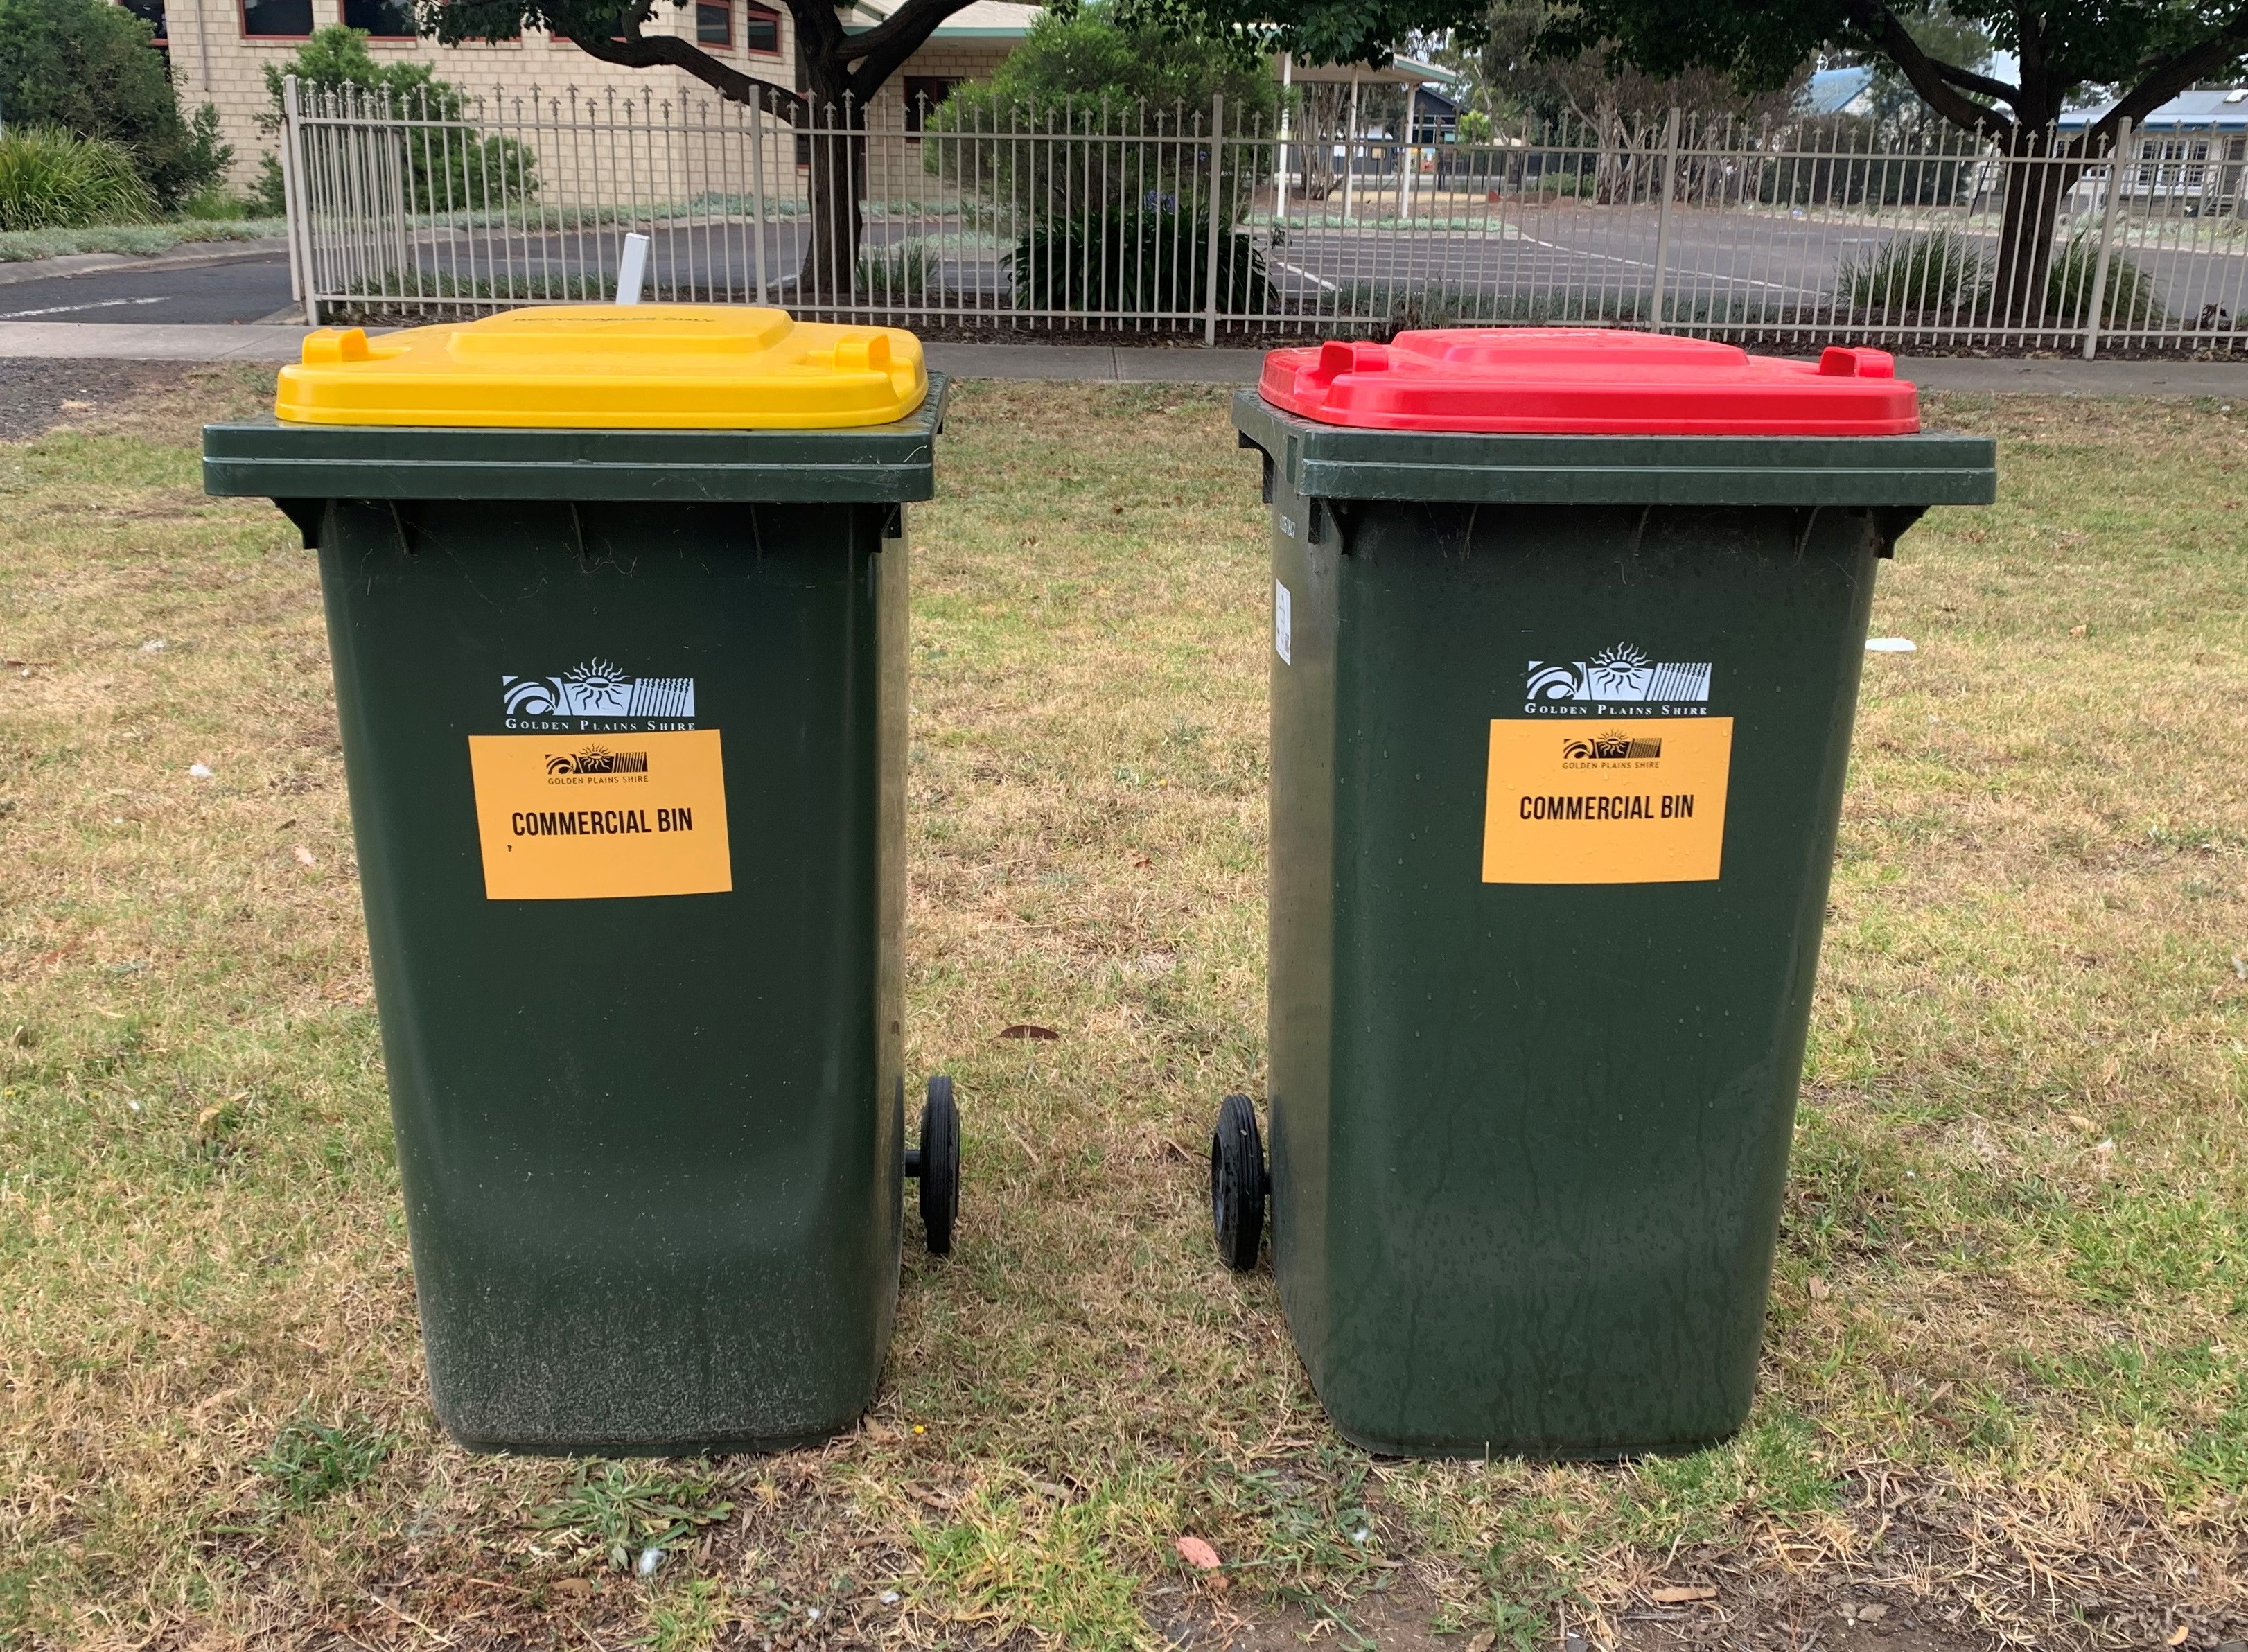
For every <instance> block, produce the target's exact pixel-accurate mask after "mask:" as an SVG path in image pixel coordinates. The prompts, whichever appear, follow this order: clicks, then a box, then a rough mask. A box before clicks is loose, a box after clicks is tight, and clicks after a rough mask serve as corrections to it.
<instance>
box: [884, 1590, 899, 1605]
mask: <svg viewBox="0 0 2248 1652" xmlns="http://www.w3.org/2000/svg"><path fill="white" fill-rule="evenodd" d="M897 1603H898V1592H897V1591H896V1590H895V1589H884V1590H883V1591H882V1604H883V1605H884V1606H895V1605H896V1604H897Z"/></svg>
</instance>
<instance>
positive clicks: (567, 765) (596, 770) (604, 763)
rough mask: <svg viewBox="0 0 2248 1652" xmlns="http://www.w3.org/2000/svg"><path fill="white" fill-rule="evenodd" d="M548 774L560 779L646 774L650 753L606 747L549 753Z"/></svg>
mask: <svg viewBox="0 0 2248 1652" xmlns="http://www.w3.org/2000/svg"><path fill="white" fill-rule="evenodd" d="M546 772H547V773H548V774H549V775H552V776H558V777H559V776H561V775H565V774H646V773H647V772H648V753H647V752H645V751H610V750H609V749H608V748H607V746H604V745H589V746H582V747H580V748H579V750H577V751H556V752H551V753H549V754H548V756H547V758H546Z"/></svg>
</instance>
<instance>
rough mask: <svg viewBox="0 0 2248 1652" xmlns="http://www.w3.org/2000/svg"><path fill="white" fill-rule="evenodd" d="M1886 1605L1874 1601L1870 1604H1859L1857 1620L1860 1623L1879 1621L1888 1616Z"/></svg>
mask: <svg viewBox="0 0 2248 1652" xmlns="http://www.w3.org/2000/svg"><path fill="white" fill-rule="evenodd" d="M1888 1614H1889V1609H1888V1607H1885V1606H1883V1605H1882V1604H1881V1602H1880V1601H1874V1603H1873V1604H1872V1605H1871V1606H1861V1607H1859V1608H1858V1621H1859V1622H1861V1623H1879V1622H1880V1621H1881V1620H1882V1619H1883V1618H1885V1617H1887V1616H1888Z"/></svg>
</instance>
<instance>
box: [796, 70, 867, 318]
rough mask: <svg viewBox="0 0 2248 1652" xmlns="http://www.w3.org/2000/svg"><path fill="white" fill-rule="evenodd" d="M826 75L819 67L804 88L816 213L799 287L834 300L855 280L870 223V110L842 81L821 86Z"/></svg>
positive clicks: (849, 289) (846, 292)
mask: <svg viewBox="0 0 2248 1652" xmlns="http://www.w3.org/2000/svg"><path fill="white" fill-rule="evenodd" d="M821 79H823V77H821V76H820V75H819V72H817V70H816V69H815V70H814V72H813V73H812V89H811V90H810V91H809V92H807V93H805V99H806V106H805V114H804V120H805V122H806V124H807V126H808V127H810V129H811V136H810V138H809V140H808V141H809V146H810V152H811V159H812V176H811V181H810V182H811V193H812V214H811V223H810V224H809V225H808V226H807V227H808V230H809V236H808V238H807V239H806V240H805V245H804V262H803V264H801V265H800V266H798V270H797V274H796V291H797V297H798V298H799V299H805V298H819V299H826V300H830V301H832V300H834V299H837V298H849V297H850V296H851V294H852V292H853V290H854V289H855V287H856V285H857V274H858V267H859V235H860V230H862V229H863V228H864V227H865V223H866V219H865V215H864V213H863V211H862V210H861V207H860V192H861V191H862V189H864V188H865V184H866V176H867V111H866V109H865V107H864V106H863V105H861V104H860V101H859V100H858V99H855V98H853V97H852V96H851V95H850V94H849V93H847V92H846V91H845V90H844V89H843V88H842V87H841V86H840V85H839V86H833V87H830V86H822V85H821V84H820V81H821Z"/></svg>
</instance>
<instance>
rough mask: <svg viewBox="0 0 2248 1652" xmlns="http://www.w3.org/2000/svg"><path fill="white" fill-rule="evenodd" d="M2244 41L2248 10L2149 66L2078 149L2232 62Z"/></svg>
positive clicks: (2087, 148)
mask: <svg viewBox="0 0 2248 1652" xmlns="http://www.w3.org/2000/svg"><path fill="white" fill-rule="evenodd" d="M2243 45H2248V11H2244V12H2242V13H2241V14H2240V15H2239V16H2238V17H2235V18H2234V19H2233V20H2232V21H2231V23H2229V24H2226V25H2225V26H2224V28H2223V29H2222V30H2220V31H2217V33H2216V34H2215V35H2212V36H2211V37H2210V38H2208V39H2206V40H2204V41H2203V42H2202V43H2201V44H2200V45H2195V46H2188V47H2187V48H2186V49H2185V50H2184V51H2181V52H2179V53H2177V54H2176V56H2175V57H2173V58H2170V59H2169V61H2168V62H2166V63H2161V64H2157V65H2155V67H2154V68H2153V69H2151V70H2149V72H2147V74H2146V75H2144V76H2143V77H2142V79H2140V81H2139V84H2138V85H2137V86H2133V87H2132V88H2131V89H2130V91H2129V92H2128V93H2125V94H2124V95H2123V98H2122V99H2121V101H2120V102H2118V103H2117V104H2116V106H2114V108H2112V109H2110V110H2109V111H2108V113H2106V114H2104V115H2102V116H2101V117H2100V119H2099V120H2097V121H2096V122H2094V124H2093V125H2092V126H2090V127H2087V128H2086V130H2085V132H2084V134H2083V135H2082V136H2081V137H2080V138H2078V139H2077V141H2076V144H2075V147H2076V150H2077V152H2078V153H2079V154H2092V153H2093V152H2094V149H2095V148H2096V147H2098V146H2099V145H2101V144H2102V143H2105V142H2106V141H2108V140H2109V139H2110V138H2113V137H2114V135H2115V129H2116V127H2118V126H2120V125H2121V123H2122V122H2123V121H2124V120H2127V119H2128V120H2130V121H2131V123H2132V124H2133V125H2136V124H2137V123H2138V122H2139V121H2141V120H2144V119H2146V117H2147V116H2148V115H2149V114H2151V113H2154V111H2155V110H2156V109H2159V108H2160V107H2162V105H2164V104H2166V103H2168V102H2169V100H2170V99H2172V98H2175V97H2176V96H2177V94H2178V93H2181V92H2183V91H2184V90H2185V89H2186V88H2187V87H2188V86H2191V85H2192V84H2193V83H2194V82H2195V81H2197V80H2199V79H2202V78H2203V76H2205V75H2210V74H2214V73H2215V72H2217V70H2218V69H2220V68H2222V67H2223V66H2224V65H2226V64H2228V63H2230V62H2231V61H2232V59H2233V58H2237V57H2238V56H2239V55H2240V51H2241V48H2242V46H2243Z"/></svg>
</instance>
